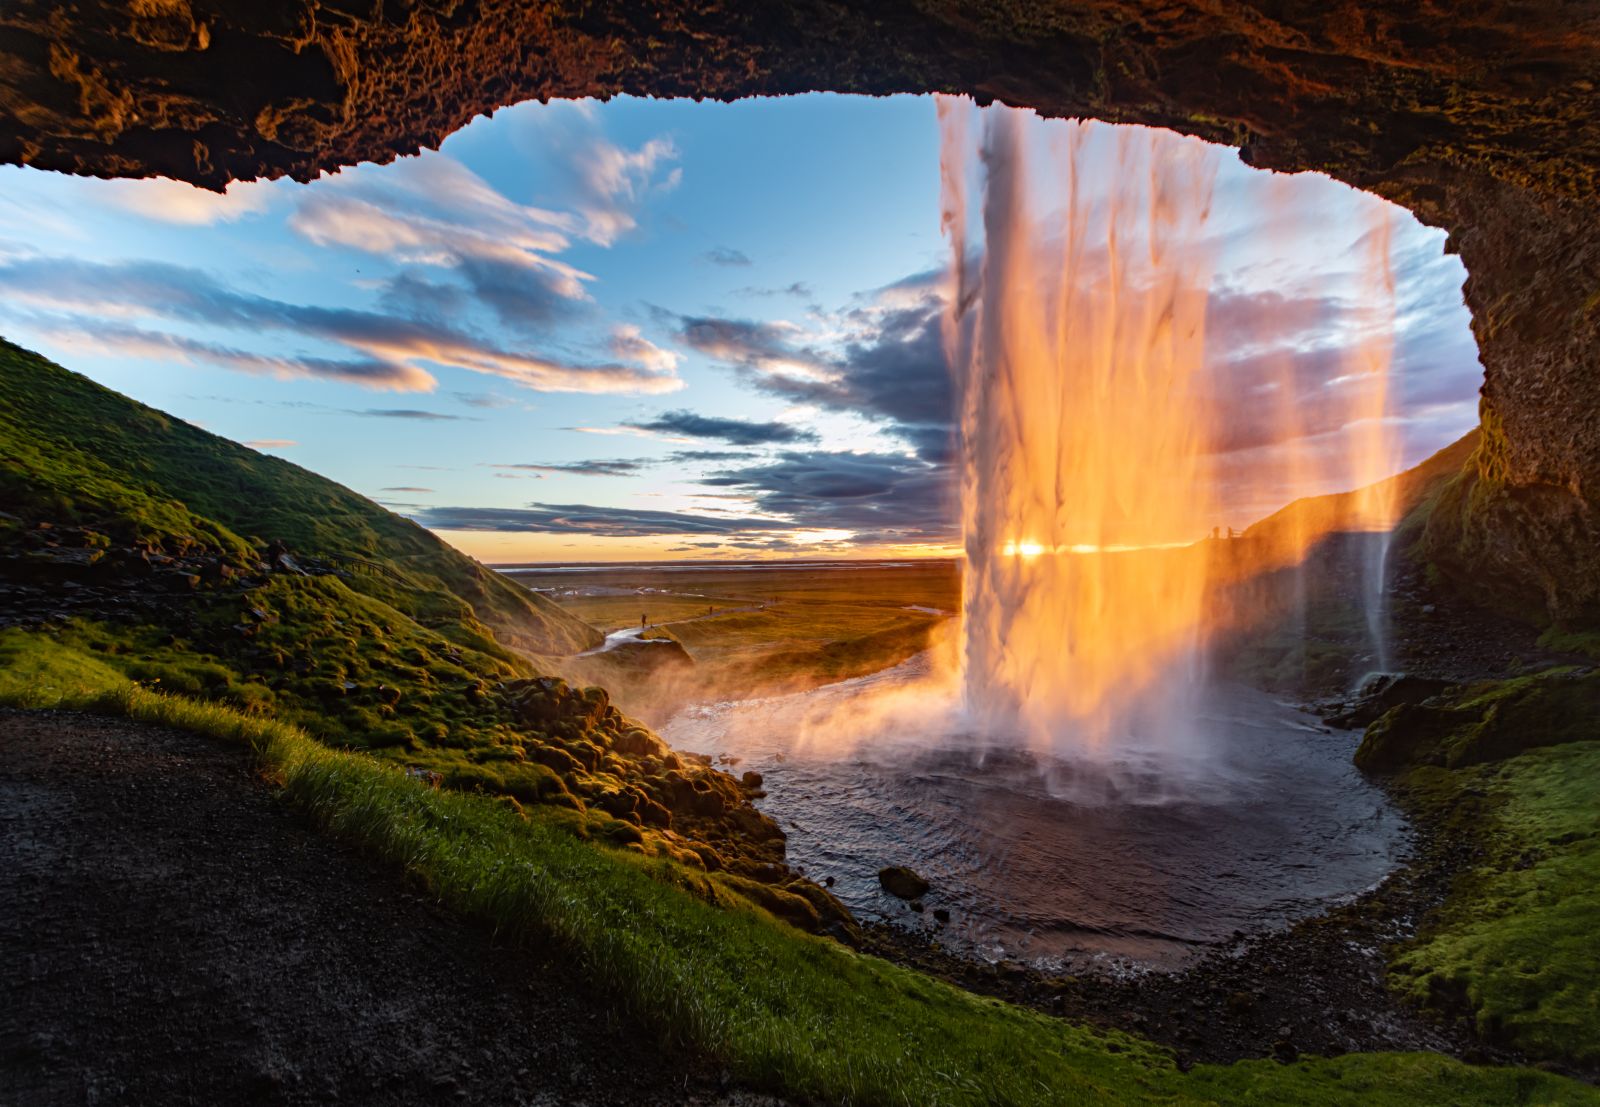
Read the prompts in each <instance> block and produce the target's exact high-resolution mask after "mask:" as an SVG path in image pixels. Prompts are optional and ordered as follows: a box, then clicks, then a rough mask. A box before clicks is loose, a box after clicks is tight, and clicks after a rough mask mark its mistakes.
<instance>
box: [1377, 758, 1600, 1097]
mask: <svg viewBox="0 0 1600 1107" xmlns="http://www.w3.org/2000/svg"><path fill="white" fill-rule="evenodd" d="M1423 772H1424V773H1428V772H1431V773H1433V774H1435V781H1434V786H1435V787H1447V788H1448V797H1449V800H1450V802H1460V801H1461V800H1462V799H1463V798H1465V799H1466V800H1468V801H1474V802H1476V803H1478V804H1480V805H1482V808H1483V810H1484V811H1485V812H1488V813H1490V814H1489V818H1490V819H1491V820H1492V826H1489V827H1485V826H1483V825H1482V824H1481V823H1480V825H1479V826H1478V828H1477V834H1476V835H1475V837H1476V838H1477V839H1478V840H1479V841H1481V842H1484V843H1485V845H1486V848H1485V851H1484V855H1483V857H1482V859H1481V861H1479V862H1478V863H1477V864H1476V865H1474V866H1473V868H1472V869H1471V870H1470V871H1469V872H1468V873H1466V874H1465V875H1464V876H1463V877H1462V878H1461V880H1460V883H1459V885H1458V887H1457V888H1456V889H1455V891H1454V892H1453V893H1452V895H1451V897H1450V899H1449V901H1448V902H1447V903H1446V905H1445V907H1444V908H1443V909H1442V911H1441V912H1440V913H1439V916H1438V917H1437V919H1436V920H1435V921H1434V922H1433V923H1432V924H1431V925H1430V926H1429V927H1428V928H1427V930H1426V931H1425V932H1424V933H1423V934H1422V935H1421V936H1420V937H1419V939H1418V940H1417V941H1416V942H1415V943H1413V944H1412V945H1411V947H1410V948H1409V949H1407V950H1406V951H1405V952H1403V953H1402V954H1401V955H1400V956H1399V957H1398V958H1397V959H1396V960H1395V962H1394V980H1395V983H1396V986H1397V987H1399V988H1401V989H1402V990H1403V991H1404V992H1405V993H1406V994H1407V995H1408V996H1409V997H1411V998H1412V999H1413V1000H1414V1001H1415V1002H1417V1003H1418V1004H1420V1005H1422V1006H1424V1007H1428V1008H1431V1009H1433V1010H1434V1011H1436V1012H1438V1013H1440V1014H1441V1015H1445V1016H1448V1017H1465V1018H1468V1019H1471V1020H1472V1022H1473V1024H1474V1026H1475V1027H1476V1029H1477V1030H1478V1032H1479V1033H1480V1034H1481V1035H1483V1036H1484V1037H1485V1038H1487V1039H1489V1040H1491V1041H1495V1042H1500V1043H1503V1044H1506V1045H1509V1046H1512V1047H1514V1048H1516V1049H1519V1050H1522V1051H1525V1052H1527V1053H1529V1054H1531V1055H1533V1056H1536V1057H1543V1058H1549V1059H1556V1060H1562V1061H1568V1062H1573V1063H1577V1064H1580V1065H1586V1066H1593V1065H1595V1064H1597V1063H1600V944H1597V942H1600V930H1597V922H1600V807H1597V806H1596V803H1595V797H1596V796H1597V795H1600V741H1586V742H1575V743H1570V744H1565V745H1560V746H1554V747H1552V748H1548V749H1538V750H1533V751H1530V752H1528V753H1525V754H1522V755H1521V756H1518V757H1514V758H1512V759H1510V760H1507V761H1504V762H1501V763H1499V764H1494V765H1484V766H1479V767H1477V768H1475V769H1471V770H1466V771H1463V772H1458V773H1443V772H1441V771H1439V770H1423ZM1441 778H1442V779H1441ZM1463 833H1467V831H1466V830H1465V829H1464V830H1463Z"/></svg>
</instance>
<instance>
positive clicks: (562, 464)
mask: <svg viewBox="0 0 1600 1107" xmlns="http://www.w3.org/2000/svg"><path fill="white" fill-rule="evenodd" d="M648 464H649V462H647V461H640V460H637V459H633V458H609V459H597V460H593V461H552V462H544V463H533V462H521V463H516V464H498V465H491V466H490V468H491V469H501V470H507V471H518V472H531V473H569V474H572V475H574V476H580V477H631V476H635V475H636V474H638V473H639V471H640V470H641V469H644V468H645V467H646V466H647V465H648Z"/></svg>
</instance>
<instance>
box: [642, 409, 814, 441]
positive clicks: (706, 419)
mask: <svg viewBox="0 0 1600 1107" xmlns="http://www.w3.org/2000/svg"><path fill="white" fill-rule="evenodd" d="M622 425H623V426H625V427H632V428H633V429H634V430H642V431H652V432H656V433H660V434H675V435H683V436H685V437H687V438H713V439H716V440H718V441H720V442H727V443H729V444H731V445H735V446H766V445H780V444H790V443H796V442H815V441H817V436H816V434H815V433H814V432H812V431H808V430H805V429H803V428H801V427H795V426H791V425H790V424H788V423H777V422H762V423H758V422H752V421H750V420H747V419H723V418H719V417H717V416H713V415H700V414H697V413H696V412H693V411H669V412H667V413H666V414H664V415H658V416H657V417H656V418H654V419H650V420H647V421H643V422H636V423H624V424H622Z"/></svg>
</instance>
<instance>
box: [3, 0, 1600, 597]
mask: <svg viewBox="0 0 1600 1107" xmlns="http://www.w3.org/2000/svg"><path fill="white" fill-rule="evenodd" d="M1597 88H1600V4H1595V3H1593V0H1520V2H1519V0H1474V2H1470V3H1467V2H1439V0H1434V2H1427V0H1381V2H1373V3H1366V4H1361V3H1352V2H1340V0H1332V2H1327V0H1255V2H1252V3H1242V2H1229V0H1210V2H1205V0H1087V2H1083V3H1065V2H1049V0H997V2H993V3H984V4H977V3H970V2H969V3H955V2H952V0H832V2H829V0H800V2H796V3H783V4H779V3H761V2H750V0H705V2H702V3H697V4H696V3H683V2H681V0H655V2H653V3H640V2H636V0H612V2H604V0H601V2H591V3H582V2H579V0H566V2H549V3H533V2H528V0H321V2H317V0H287V2H276V3H274V2H268V0H115V2H112V0H78V2H76V3H72V4H61V3H59V2H55V0H12V2H10V3H8V4H6V5H5V6H4V7H3V8H0V158H3V159H5V160H7V161H12V162H21V163H24V164H29V165H35V166H39V167H41V168H45V169H55V170H62V171H66V172H75V173H89V174H98V175H119V176H141V175H148V174H152V173H157V174H163V175H167V176H171V177H176V178H180V179H184V180H189V181H194V182H196V183H199V184H204V185H207V186H210V187H219V186H221V185H222V184H224V183H226V182H227V181H228V180H230V179H232V178H253V177H258V176H280V175H289V176H292V177H295V178H297V179H301V180H305V179H309V178H311V177H313V176H315V175H316V174H317V173H318V172H319V171H321V170H323V169H332V168H337V167H339V166H342V165H349V164H353V163H355V162H359V161H369V160H373V161H387V160H389V159H391V158H393V157H394V156H396V155H397V154H404V153H411V152H414V151H416V150H417V149H419V148H421V147H425V146H434V145H437V143H438V142H439V141H440V140H441V139H442V138H443V137H444V136H445V135H447V134H449V133H450V132H451V131H453V130H455V129H456V128H458V127H460V126H462V125H463V124H464V123H466V122H467V121H468V120H469V119H470V118H471V117H472V116H473V115H475V114H477V113H480V112H485V111H491V110H493V109H494V108H496V107H499V106H501V105H505V104H510V103H514V102H516V101H519V100H523V99H528V98H530V97H551V96H580V95H602V96H603V95H609V94H615V93H640V94H653V95H660V96H708V97H716V98H723V99H727V98H733V97H738V96H749V95H762V94H783V93H794V92H803V91H808V90H813V89H832V90H836V91H840V92H863V93H879V94H881V93H891V92H928V91H950V92H966V93H971V94H974V95H975V96H977V97H979V98H980V99H984V100H988V99H999V100H1003V101H1005V102H1008V103H1012V104H1024V105H1029V106H1032V107H1034V108H1037V109H1038V110H1039V111H1040V112H1042V113H1044V114H1048V115H1083V116H1096V117H1099V118H1103V119H1107V120H1112V121H1118V122H1131V123H1148V124H1153V125H1159V126H1166V127H1172V128H1174V129H1176V130H1180V131H1185V132H1188V133H1192V134H1197V135H1200V136H1202V137H1205V138H1208V139H1212V140H1215V141H1219V142H1226V143H1231V144H1234V145H1237V146H1240V147H1242V148H1243V150H1244V154H1245V157H1246V158H1247V159H1248V160H1250V161H1251V162H1252V163H1253V164H1256V165H1260V166H1263V167H1267V168H1273V169H1285V170H1300V169H1318V170H1321V171H1324V172H1327V173H1329V174H1331V175H1333V176H1335V177H1338V178H1340V179H1342V180H1345V181H1348V182H1350V183H1351V184H1354V185H1357V186H1359V187H1362V188H1367V189H1371V190H1372V191H1374V192H1377V193H1379V194H1381V195H1384V196H1387V197H1389V198H1391V199H1394V200H1396V201H1397V202H1400V203H1403V204H1406V205H1407V206H1409V207H1411V208H1412V209H1413V210H1415V211H1416V212H1417V213H1418V214H1419V215H1420V216H1421V217H1422V218H1424V219H1426V220H1428V221H1430V222H1433V223H1437V224H1439V225H1441V226H1444V227H1447V228H1449V229H1450V230H1451V231H1452V233H1453V243H1454V245H1455V247H1456V248H1458V249H1459V250H1460V251H1461V254H1462V257H1463V259H1464V260H1465V262H1466V264H1467V267H1468V269H1469V271H1470V272H1471V274H1472V276H1471V279H1470V280H1469V281H1468V283H1467V288H1466V294H1467V299H1468V302H1469V304H1470V305H1471V307H1472V309H1473V313H1474V317H1475V322H1474V326H1475V329H1476V331H1477V335H1478V341H1479V347H1480V350H1481V352H1482V359H1483V362H1484V366H1485V370H1486V372H1485V387H1484V395H1485V405H1486V419H1485V427H1486V431H1488V430H1492V431H1493V432H1494V433H1493V434H1492V435H1491V434H1486V436H1485V450H1484V451H1483V453H1482V455H1481V456H1480V458H1479V460H1478V461H1477V462H1475V463H1474V469H1473V472H1474V474H1475V477H1474V478H1473V479H1474V488H1473V489H1471V490H1470V494H1467V493H1466V492H1463V494H1462V495H1460V496H1458V497H1456V498H1455V499H1454V500H1452V501H1451V503H1452V505H1453V506H1454V507H1455V508H1456V511H1455V514H1454V515H1452V516H1451V517H1450V518H1449V519H1446V520H1444V521H1443V522H1442V523H1441V525H1440V526H1437V527H1433V528H1430V532H1429V535H1430V542H1432V543H1433V544H1434V549H1435V552H1436V553H1437V555H1438V560H1439V561H1440V563H1441V565H1444V566H1445V567H1446V568H1447V569H1450V570H1451V571H1456V572H1461V573H1467V574H1474V575H1482V574H1490V575H1492V576H1493V577H1494V578H1495V584H1494V587H1495V589H1496V591H1497V592H1500V593H1503V597H1504V598H1505V599H1506V601H1507V602H1509V603H1519V604H1532V603H1536V602H1537V603H1542V604H1544V605H1546V607H1547V608H1548V610H1549V611H1550V612H1551V613H1553V614H1555V615H1557V616H1558V617H1567V618H1572V617H1576V616H1579V615H1581V614H1583V613H1585V612H1588V613H1591V614H1592V613H1593V610H1594V609H1595V608H1596V606H1597V601H1600V584H1597V583H1596V581H1597V580H1600V571H1597V570H1600V558H1597V556H1596V550H1595V542H1594V537H1595V534H1596V530H1597V526H1596V522H1595V520H1596V515H1595V513H1594V510H1593V507H1592V505H1591V500H1592V497H1593V496H1594V495H1595V489H1596V488H1600V365H1597V364H1596V362H1597V361H1600V198H1597V197H1600V94H1597ZM1491 439H1492V441H1491ZM1491 447H1492V448H1491ZM1535 563H1536V564H1537V565H1538V568H1537V570H1534V569H1532V568H1529V569H1527V571H1524V570H1523V569H1522V568H1519V566H1524V565H1533V564H1535Z"/></svg>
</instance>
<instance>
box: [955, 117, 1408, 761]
mask: <svg viewBox="0 0 1600 1107" xmlns="http://www.w3.org/2000/svg"><path fill="white" fill-rule="evenodd" d="M940 121H941V130H942V136H943V155H942V162H941V172H942V181H943V194H944V203H943V222H944V227H945V231H946V234H947V236H948V237H949V239H950V243H951V247H952V259H953V264H952V278H951V280H952V288H951V293H950V310H949V312H948V315H947V319H946V325H945V344H946V348H947V351H948V354H949V360H950V363H951V365H952V366H953V372H954V375H955V384H956V391H957V396H958V401H959V405H960V426H961V435H960V447H961V467H962V480H961V501H962V529H963V535H964V539H965V554H966V569H965V572H964V574H963V617H964V619H963V637H964V641H963V645H962V660H961V666H962V680H963V683H964V689H965V692H964V699H965V706H966V709H967V711H968V712H969V713H970V714H971V715H972V717H973V719H974V722H975V723H976V724H977V725H978V726H980V727H982V728H983V729H985V730H986V731H990V732H995V733H1014V734H1018V735H1020V736H1022V737H1023V738H1025V739H1027V740H1029V741H1032V742H1033V743H1035V744H1037V745H1049V746H1060V745H1061V744H1062V743H1063V742H1070V743H1071V744H1073V745H1075V746H1077V747H1078V748H1089V749H1093V748H1097V747H1103V746H1105V745H1107V744H1108V743H1110V742H1113V741H1116V740H1118V739H1119V738H1120V737H1121V736H1123V735H1124V734H1125V733H1126V732H1127V731H1128V730H1129V729H1130V728H1135V727H1137V728H1143V729H1145V730H1155V731H1164V732H1167V731H1170V732H1173V733H1176V732H1178V731H1180V730H1182V729H1183V727H1184V726H1185V720H1186V719H1188V718H1190V717H1192V713H1193V702H1192V698H1193V695H1194V693H1195V692H1196V691H1197V689H1198V688H1199V687H1200V685H1201V683H1202V681H1203V678H1204V674H1205V665H1206V656H1205V645H1206V641H1207V638H1208V636H1209V635H1210V634H1211V632H1212V631H1214V630H1215V629H1216V627H1217V626H1218V625H1219V624H1220V623H1221V622H1222V621H1223V619H1224V618H1226V617H1232V616H1231V615H1230V616H1224V615H1223V614H1222V613H1221V612H1220V611H1219V609H1218V606H1217V604H1216V603H1215V602H1214V600H1215V586H1216V584H1217V579H1218V571H1217V564H1216V563H1217V562H1218V561H1219V560H1220V562H1221V563H1222V565H1223V568H1222V571H1221V575H1222V576H1225V577H1227V578H1229V579H1234V580H1236V579H1238V578H1239V576H1240V575H1241V574H1248V573H1250V572H1260V571H1263V570H1267V569H1272V568H1276V567H1279V566H1281V565H1284V564H1289V563H1292V562H1293V561H1295V560H1296V559H1298V558H1300V557H1301V556H1302V555H1303V554H1304V552H1305V550H1306V549H1307V548H1308V547H1309V546H1310V545H1311V544H1312V543H1313V542H1314V541H1316V539H1317V538H1318V537H1320V536H1321V535H1323V534H1325V533H1326V532H1327V531H1328V530H1330V529H1335V528H1345V529H1381V528H1386V527H1388V526H1390V525H1392V522H1393V518H1392V515H1393V505H1392V503H1388V504H1385V503H1384V502H1382V501H1383V494H1382V493H1381V492H1376V493H1370V494H1366V495H1364V496H1362V497H1358V498H1357V501H1356V502H1355V505H1354V507H1353V508H1352V509H1351V510H1349V511H1346V512H1344V513H1343V515H1342V516H1341V518H1339V519H1318V518H1307V519H1305V520H1301V521H1300V522H1297V523H1296V525H1295V526H1294V527H1293V528H1291V530H1292V533H1291V534H1289V535H1288V536H1287V537H1284V536H1283V535H1279V536H1278V537H1276V538H1275V539H1274V540H1273V541H1271V542H1255V541H1248V542H1246V541H1224V542H1216V541H1205V540H1204V539H1206V538H1208V537H1211V536H1213V535H1215V536H1217V537H1222V536H1223V535H1227V534H1231V533H1232V532H1231V531H1228V530H1227V528H1226V526H1225V524H1224V520H1223V514H1224V510H1225V504H1224V500H1223V497H1222V494H1221V490H1220V485H1221V478H1220V475H1219V472H1218V462H1217V456H1218V449H1217V443H1218V442H1219V441H1221V440H1222V439H1223V438H1224V437H1225V430H1226V428H1224V427H1223V426H1220V425H1218V424H1219V423H1220V422H1222V420H1223V416H1221V415H1219V414H1218V412H1219V404H1218V402H1217V393H1218V390H1219V382H1218V381H1217V380H1216V379H1215V377H1214V372H1215V371H1214V370H1213V369H1212V368H1211V366H1210V365H1209V364H1208V361H1207V356H1206V338H1207V336H1206V327H1207V321H1208V302H1209V297H1210V289H1211V284H1212V279H1213V263H1214V257H1213V253H1214V251H1215V249H1216V242H1217V235H1216V234H1214V233H1212V228H1211V227H1210V226H1209V223H1210V219H1211V202H1212V191H1213V183H1214V180H1215V176H1216V172H1217V168H1218V158H1219V157H1220V156H1221V153H1222V152H1221V151H1220V150H1219V148H1216V147H1211V146H1207V145H1206V144H1204V143H1201V142H1199V141H1197V140H1193V139H1186V138H1181V137H1179V136H1176V135H1173V134H1171V133H1168V132H1160V131H1153V130H1148V129H1144V128H1132V127H1124V128H1116V129H1115V131H1114V133H1113V132H1108V130H1107V129H1106V128H1105V127H1104V126H1103V125H1098V124H1081V123H1076V122H1067V123H1056V124H1050V125H1048V126H1041V125H1039V124H1038V123H1037V122H1036V121H1033V120H1031V119H1030V117H1029V115H1028V114H1027V113H1023V112H1019V111H1015V110H1013V109H1007V108H999V107H996V108H989V109H983V110H981V111H980V110H978V109H975V108H973V107H971V105H970V104H967V103H965V102H962V101H955V100H943V101H941V103H940ZM1097 128H1098V129H1097ZM1041 182H1043V183H1042V184H1041ZM1374 204H1376V202H1374ZM1374 210H1377V209H1376V208H1375V209H1374ZM1380 214H1381V213H1380ZM1386 218H1387V217H1386V216H1383V217H1382V218H1381V219H1378V220H1377V221H1376V222H1377V223H1381V226H1378V225H1375V226H1374V228H1373V229H1372V231H1371V233H1370V234H1368V235H1367V236H1366V237H1365V239H1364V243H1365V247H1366V249H1367V252H1368V255H1369V256H1368V258H1367V261H1366V264H1367V265H1368V266H1369V267H1370V271H1371V275H1372V279H1371V280H1370V281H1368V282H1367V284H1366V286H1365V287H1366V288H1367V290H1368V292H1369V295H1367V296H1365V297H1363V302H1362V303H1361V304H1359V305H1358V306H1357V310H1356V312H1355V315H1356V324H1357V328H1358V332H1359V341H1358V342H1357V344H1356V345H1357V351H1358V352H1357V354H1356V355H1355V356H1353V357H1352V359H1351V360H1352V364H1351V365H1349V366H1348V368H1347V371H1346V373H1345V374H1344V375H1345V376H1348V377H1349V378H1350V379H1349V380H1344V381H1341V380H1338V379H1334V380H1330V381H1318V382H1315V383H1314V384H1313V383H1310V382H1306V381H1302V380H1299V379H1297V378H1296V376H1295V374H1294V368H1295V367H1294V366H1293V365H1291V364H1288V363H1287V362H1286V363H1285V364H1284V366H1282V371H1281V373H1279V374H1278V376H1277V378H1276V379H1275V380H1273V381H1272V382H1271V383H1272V385H1273V387H1272V388H1271V389H1269V390H1267V392H1266V394H1265V395H1264V398H1262V399H1259V400H1255V399H1251V398H1248V397H1242V396H1241V397H1235V398H1231V399H1232V402H1235V403H1237V404H1241V405H1242V404H1247V403H1257V404H1259V405H1261V410H1254V409H1253V410H1252V411H1251V412H1250V414H1251V415H1252V416H1260V415H1263V414H1264V415H1265V422H1266V423H1267V424H1268V426H1269V427H1270V430H1271V434H1272V437H1273V439H1274V441H1275V443H1276V444H1277V445H1278V446H1279V447H1281V448H1280V449H1279V450H1278V453H1277V454H1276V455H1275V461H1274V464H1275V465H1278V466H1281V465H1282V457H1283V456H1284V454H1285V451H1286V453H1287V456H1288V458H1289V461H1288V465H1289V466H1290V468H1291V469H1293V470H1295V471H1296V473H1295V475H1304V474H1305V473H1308V472H1311V471H1312V470H1316V472H1317V475H1319V476H1328V475H1332V476H1333V477H1335V478H1341V479H1347V480H1348V483H1344V485H1343V486H1344V487H1346V488H1353V487H1357V486H1360V485H1363V484H1370V483H1371V482H1373V481H1375V480H1377V479H1378V478H1380V477H1382V476H1386V475H1388V474H1389V473H1392V472H1393V471H1394V468H1395V464H1396V461H1397V457H1396V453H1395V450H1394V444H1393V433H1392V429H1391V427H1390V425H1389V421H1388V420H1387V419H1386V418H1385V416H1386V415H1387V410H1388V403H1389V396H1388V388H1387V378H1388V372H1389V357H1390V347H1391V345H1392V332H1393V302H1394V295H1393V282H1392V278H1391V277H1390V276H1389V269H1388V238H1387V230H1386V228H1387V222H1386ZM1288 322H1289V321H1288V320H1285V321H1284V324H1283V325H1286V324H1287V323H1288ZM1261 323H1262V326H1261V330H1262V332H1263V333H1262V335H1261V336H1260V337H1261V338H1262V339H1263V340H1264V341H1265V345H1266V346H1267V347H1269V348H1270V347H1271V345H1272V343H1271V342H1270V339H1272V338H1273V322H1272V320H1270V319H1267V320H1262V321H1261ZM1312 387H1315V388H1318V389H1321V390H1322V392H1324V393H1326V395H1323V394H1321V393H1319V394H1318V395H1316V396H1315V397H1312V396H1309V395H1308V394H1307V390H1308V389H1309V388H1312ZM1308 401H1310V402H1308ZM1318 405H1320V407H1321V411H1322V413H1323V414H1324V415H1328V414H1330V412H1329V408H1328V405H1335V407H1336V408H1337V410H1336V411H1332V412H1331V414H1332V415H1333V416H1336V417H1335V418H1332V419H1329V420H1328V422H1329V423H1331V424H1332V425H1334V426H1336V427H1337V428H1338V433H1339V436H1340V438H1339V441H1338V442H1337V443H1336V444H1335V445H1334V446H1332V447H1330V446H1329V444H1328V442H1327V441H1326V436H1324V437H1323V438H1321V439H1319V438H1318V435H1317V434H1313V433H1311V431H1312V430H1315V429H1317V428H1308V427H1304V426H1302V425H1301V423H1300V420H1301V419H1302V418H1303V416H1302V414H1301V413H1303V412H1305V411H1306V410H1307V409H1308V407H1309V408H1312V409H1316V408H1317V407H1318ZM1272 477H1273V479H1275V480H1281V479H1282V474H1281V473H1280V472H1274V473H1273V474H1272ZM1230 479H1231V480H1232V482H1233V484H1234V485H1235V486H1238V485H1239V484H1241V483H1243V484H1246V485H1248V484H1249V483H1250V481H1252V480H1254V479H1256V477H1255V475H1254V474H1252V473H1250V472H1249V471H1248V470H1247V471H1246V472H1245V473H1243V474H1242V475H1240V474H1237V473H1235V474H1231V475H1230ZM1261 479H1263V480H1264V479H1265V474H1263V475H1262V477H1261ZM1224 550H1225V551H1226V556H1225V557H1222V556H1221V554H1222V552H1223V551H1224ZM1233 614H1234V615H1236V614H1237V612H1235V613H1233Z"/></svg>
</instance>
